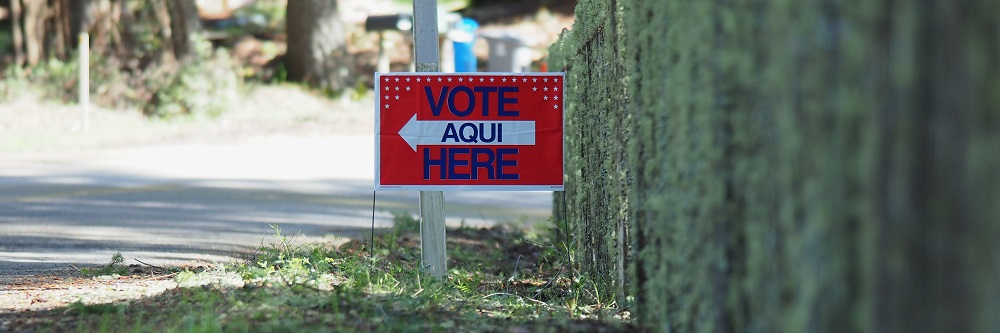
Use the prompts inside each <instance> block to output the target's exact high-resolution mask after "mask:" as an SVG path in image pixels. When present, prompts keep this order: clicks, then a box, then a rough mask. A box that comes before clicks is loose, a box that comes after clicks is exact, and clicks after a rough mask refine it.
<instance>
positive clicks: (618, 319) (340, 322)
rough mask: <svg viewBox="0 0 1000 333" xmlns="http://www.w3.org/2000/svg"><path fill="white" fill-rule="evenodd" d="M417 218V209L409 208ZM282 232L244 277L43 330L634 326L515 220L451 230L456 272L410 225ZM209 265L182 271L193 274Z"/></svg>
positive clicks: (82, 309)
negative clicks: (428, 263) (443, 272)
mask: <svg viewBox="0 0 1000 333" xmlns="http://www.w3.org/2000/svg"><path fill="white" fill-rule="evenodd" d="M397 218H398V219H399V220H403V221H404V222H405V223H412V221H409V220H408V219H413V217H411V216H408V215H406V216H402V215H401V214H397ZM274 230H275V235H276V241H274V242H272V243H271V244H268V245H266V246H263V247H262V248H261V249H260V251H259V252H258V253H257V254H256V255H255V256H253V257H252V258H250V259H247V260H245V261H244V262H240V263H235V264H232V265H230V266H229V267H226V268H225V270H227V271H228V272H236V273H238V274H239V275H240V276H241V277H242V280H243V281H242V282H243V283H242V286H235V287H234V286H230V287H226V286H223V285H221V284H207V285H202V286H196V287H188V288H177V289H173V290H169V291H167V292H165V293H163V294H161V295H158V296H155V297H151V298H146V299H142V300H138V301H133V302H131V303H127V304H125V303H121V304H111V305H86V304H82V303H80V304H76V303H75V304H72V305H70V306H68V307H67V308H66V309H56V310H55V311H53V312H54V313H59V314H61V315H56V316H53V317H52V318H49V319H48V320H40V321H39V322H41V323H42V325H41V326H38V327H32V329H33V330H46V329H51V330H55V331H66V330H76V331H95V330H96V331H114V332H117V331H164V332H176V331H204V332H219V331H296V332H299V331H305V332H311V331H324V332H326V331H351V332H369V331H389V332H451V331H463V332H464V331H511V330H514V331H519V330H527V331H541V332H565V331H632V330H635V329H636V327H635V326H633V325H632V324H631V322H630V319H629V318H628V317H629V315H628V313H627V312H626V311H623V310H621V309H617V308H615V307H614V306H609V305H608V304H607V303H602V301H601V297H596V295H593V292H587V291H586V289H587V288H586V286H587V283H586V282H585V281H584V280H580V279H576V278H574V277H573V275H572V274H571V273H570V268H569V266H568V265H566V262H567V261H566V260H564V259H563V258H561V257H559V256H558V255H556V253H557V252H556V251H554V250H552V249H554V248H555V247H554V246H552V245H549V244H547V243H546V242H545V241H544V240H540V239H531V238H528V237H527V236H526V234H525V233H523V232H521V231H519V230H516V229H514V228H511V227H509V226H497V227H493V228H489V229H475V228H468V227H465V228H459V229H449V230H448V255H449V271H448V274H447V276H446V278H444V279H435V278H431V277H429V276H427V275H425V274H424V273H423V272H422V271H421V269H420V252H419V236H418V235H416V233H414V232H412V231H406V230H408V229H405V228H402V229H397V230H392V231H390V232H386V233H383V234H381V235H379V236H377V237H376V239H375V242H374V246H375V248H374V250H375V251H374V253H375V255H374V256H371V255H370V253H371V252H372V251H371V250H372V248H371V246H372V245H371V244H372V243H369V241H368V240H354V241H350V242H348V243H346V244H344V245H342V246H340V247H338V248H332V247H329V246H325V245H322V244H297V243H296V242H295V239H294V237H288V236H287V235H285V234H283V233H282V231H281V229H280V228H278V227H277V226H275V227H274ZM200 274H206V273H188V272H185V273H183V274H178V275H177V279H178V280H185V281H187V280H190V279H195V278H197V277H198V276H199V275H200Z"/></svg>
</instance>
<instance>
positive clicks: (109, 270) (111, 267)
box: [80, 252, 128, 277]
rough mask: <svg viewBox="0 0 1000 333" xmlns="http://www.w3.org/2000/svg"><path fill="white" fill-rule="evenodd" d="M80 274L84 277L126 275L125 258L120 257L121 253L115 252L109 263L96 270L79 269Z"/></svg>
mask: <svg viewBox="0 0 1000 333" xmlns="http://www.w3.org/2000/svg"><path fill="white" fill-rule="evenodd" d="M80 274H82V275H83V276H86V277H95V276H105V275H126V274H128V267H125V257H123V256H122V253H121V252H116V253H115V254H114V255H112V256H111V262H109V263H108V264H107V265H104V266H101V267H98V268H81V269H80Z"/></svg>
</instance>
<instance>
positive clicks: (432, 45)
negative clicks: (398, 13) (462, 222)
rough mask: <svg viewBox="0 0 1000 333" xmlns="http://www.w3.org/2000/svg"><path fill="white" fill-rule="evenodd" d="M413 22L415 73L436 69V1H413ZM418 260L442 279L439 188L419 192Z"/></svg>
mask: <svg viewBox="0 0 1000 333" xmlns="http://www.w3.org/2000/svg"><path fill="white" fill-rule="evenodd" d="M413 21H414V22H413V45H414V50H413V53H414V60H415V62H416V69H417V72H437V71H438V70H439V68H440V67H439V66H440V61H441V54H440V46H439V45H438V25H437V24H438V23H437V0H414V1H413ZM420 262H421V265H422V266H423V267H424V269H425V270H426V271H427V273H428V274H430V275H431V276H433V277H436V278H444V276H445V274H447V272H448V260H447V253H446V252H445V225H444V192H442V191H420Z"/></svg>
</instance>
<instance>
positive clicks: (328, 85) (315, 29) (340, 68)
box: [285, 0, 353, 92]
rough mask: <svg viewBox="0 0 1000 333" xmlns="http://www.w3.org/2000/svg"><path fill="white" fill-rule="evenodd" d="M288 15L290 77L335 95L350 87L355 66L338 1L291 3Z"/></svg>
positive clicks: (319, 0)
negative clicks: (349, 50) (338, 9)
mask: <svg viewBox="0 0 1000 333" xmlns="http://www.w3.org/2000/svg"><path fill="white" fill-rule="evenodd" d="M285 15H286V17H285V21H286V25H287V26H286V29H287V32H288V52H287V53H286V56H285V66H286V68H287V69H288V78H289V79H291V80H294V81H299V82H304V83H307V84H310V85H314V86H318V87H320V88H323V89H327V90H330V91H334V92H339V91H341V90H343V89H344V88H346V87H349V86H350V85H351V84H352V83H351V82H349V81H350V77H351V74H352V68H353V64H352V61H351V58H350V54H349V53H348V52H347V44H346V43H347V33H346V31H345V28H344V23H343V22H342V21H341V19H340V15H339V14H338V11H337V1H329V0H297V1H289V2H288V8H287V11H286V14H285Z"/></svg>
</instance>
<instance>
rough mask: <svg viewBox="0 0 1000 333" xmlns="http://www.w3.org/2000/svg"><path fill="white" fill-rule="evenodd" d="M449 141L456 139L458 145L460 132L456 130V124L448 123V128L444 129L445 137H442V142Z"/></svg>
mask: <svg viewBox="0 0 1000 333" xmlns="http://www.w3.org/2000/svg"><path fill="white" fill-rule="evenodd" d="M448 139H455V143H458V131H456V130H455V124H452V123H448V127H445V128H444V135H443V136H441V142H445V141H448Z"/></svg>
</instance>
